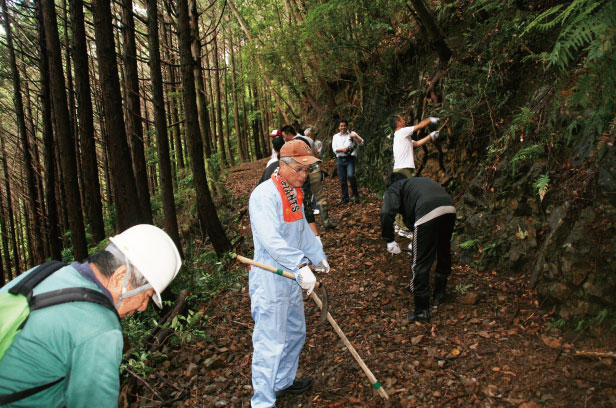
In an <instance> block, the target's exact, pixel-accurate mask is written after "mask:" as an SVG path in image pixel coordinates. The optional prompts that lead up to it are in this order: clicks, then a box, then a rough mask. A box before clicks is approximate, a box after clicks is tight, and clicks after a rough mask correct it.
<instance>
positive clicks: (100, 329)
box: [0, 264, 124, 407]
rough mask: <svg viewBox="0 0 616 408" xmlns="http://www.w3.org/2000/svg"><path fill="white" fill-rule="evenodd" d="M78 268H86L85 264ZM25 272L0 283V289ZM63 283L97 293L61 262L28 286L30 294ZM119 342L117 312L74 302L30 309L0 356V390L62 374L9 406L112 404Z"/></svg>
mask: <svg viewBox="0 0 616 408" xmlns="http://www.w3.org/2000/svg"><path fill="white" fill-rule="evenodd" d="M80 267H81V268H84V267H85V268H86V269H89V266H87V264H84V265H81V266H80ZM30 271H31V270H30ZM30 271H28V272H26V273H30ZM26 273H24V274H23V275H21V276H19V277H18V278H16V279H14V280H13V281H11V282H9V283H8V284H7V285H6V286H4V287H3V288H1V289H0V293H2V292H5V291H7V290H8V289H9V288H10V287H11V286H13V285H14V284H15V283H17V281H18V280H20V279H21V278H22V277H23V276H25V274H26ZM67 287H84V288H90V289H94V290H98V291H101V292H102V290H101V289H100V288H99V287H98V286H97V285H96V284H95V283H94V282H93V281H91V280H89V279H86V278H85V277H84V276H82V274H80V273H79V272H78V271H77V269H75V268H74V267H73V266H66V267H64V268H62V269H60V270H58V271H57V272H55V273H54V274H52V275H51V276H50V277H48V278H47V279H45V280H44V281H43V282H41V283H40V284H39V285H38V286H37V287H36V288H34V294H35V295H36V294H38V293H42V292H47V291H50V290H55V289H61V288H67ZM123 343H124V342H123V339H122V327H121V326H120V323H119V321H118V319H117V317H116V316H114V313H113V312H112V311H111V310H109V309H106V308H104V307H102V306H100V305H96V304H93V303H88V302H75V303H65V304H60V305H56V306H52V307H49V308H45V309H41V310H36V311H34V312H32V313H31V314H30V317H29V319H28V321H27V323H26V325H25V327H24V329H23V330H22V331H21V332H20V333H19V334H18V335H17V337H16V338H15V340H14V342H13V344H12V345H11V347H10V348H9V349H8V350H7V352H6V354H5V355H4V357H3V358H2V360H0V394H1V395H4V394H11V393H13V392H17V391H22V390H24V389H27V388H32V387H36V386H39V385H43V384H48V383H51V382H53V381H55V380H57V379H59V378H61V377H65V378H64V380H62V381H60V382H59V383H58V384H56V385H54V386H52V387H50V388H48V389H46V390H44V391H41V392H39V393H37V394H34V395H32V396H30V397H28V398H25V399H23V400H20V401H17V402H15V403H13V404H10V405H9V406H11V407H62V406H67V407H94V406H96V407H116V406H117V405H118V394H119V389H120V379H119V368H120V363H121V361H122V348H123Z"/></svg>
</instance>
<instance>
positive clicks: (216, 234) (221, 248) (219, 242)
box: [177, 0, 231, 256]
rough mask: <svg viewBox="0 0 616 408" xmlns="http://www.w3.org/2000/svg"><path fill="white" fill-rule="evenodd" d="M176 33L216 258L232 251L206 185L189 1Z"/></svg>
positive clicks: (193, 154)
mask: <svg viewBox="0 0 616 408" xmlns="http://www.w3.org/2000/svg"><path fill="white" fill-rule="evenodd" d="M177 14H178V17H177V31H178V34H179V38H180V44H179V47H180V61H181V65H182V88H183V91H184V92H183V97H184V109H185V111H186V124H185V125H186V126H185V128H186V132H187V137H188V139H189V140H190V142H189V151H190V160H191V164H192V170H193V180H194V185H195V190H196V196H197V212H198V216H199V221H200V223H201V225H202V227H205V229H206V231H207V233H208V235H209V237H210V240H211V241H212V245H213V247H214V250H215V251H216V254H217V255H218V256H221V255H222V254H223V253H224V252H225V251H227V250H229V248H230V247H231V244H230V242H229V239H228V238H227V236H226V234H225V231H224V229H223V228H222V224H221V223H220V220H219V219H218V214H217V213H216V207H215V206H214V203H213V202H212V197H211V195H210V190H209V188H208V185H207V177H206V174H205V166H204V162H203V143H202V141H201V137H200V135H199V119H198V114H197V102H196V97H195V78H194V76H193V72H194V71H193V66H192V64H193V63H194V61H193V58H192V55H191V51H190V27H189V23H188V3H187V0H178V2H177Z"/></svg>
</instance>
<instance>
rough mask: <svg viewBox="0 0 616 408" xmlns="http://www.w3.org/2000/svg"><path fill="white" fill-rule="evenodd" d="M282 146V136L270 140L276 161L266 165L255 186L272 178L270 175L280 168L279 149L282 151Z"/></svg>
mask: <svg viewBox="0 0 616 408" xmlns="http://www.w3.org/2000/svg"><path fill="white" fill-rule="evenodd" d="M282 145H284V138H283V137H282V134H281V135H280V136H274V137H273V138H272V147H273V148H274V152H275V153H276V160H274V161H272V162H271V163H270V164H268V165H267V167H266V168H265V170H263V174H261V178H260V179H259V183H257V185H258V184H261V183H263V182H264V181H266V180H269V179H270V177H272V174H274V171H276V169H277V168H278V166H280V149H282ZM270 161H271V160H270Z"/></svg>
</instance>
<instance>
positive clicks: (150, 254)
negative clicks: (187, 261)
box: [109, 224, 182, 307]
mask: <svg viewBox="0 0 616 408" xmlns="http://www.w3.org/2000/svg"><path fill="white" fill-rule="evenodd" d="M109 241H111V242H112V243H113V244H114V245H115V246H116V247H117V248H118V249H119V250H120V251H122V253H123V254H124V255H126V257H127V258H128V260H129V261H130V263H131V264H132V265H134V266H135V267H136V268H137V269H138V270H139V272H141V274H142V275H143V277H144V278H145V279H147V281H148V283H149V284H150V285H151V286H152V288H153V289H154V292H155V293H154V295H153V296H152V300H154V303H156V305H157V306H158V307H162V301H161V299H160V294H161V293H162V291H163V290H165V288H166V287H167V286H168V285H169V283H171V281H172V280H173V279H174V278H175V276H176V275H177V274H178V271H179V270H180V267H181V266H182V259H181V258H180V253H179V252H178V249H177V248H176V246H175V244H174V243H173V240H172V239H171V237H169V235H167V233H166V232H165V231H163V230H161V229H160V228H158V227H155V226H153V225H149V224H141V225H135V226H134V227H130V228H129V229H127V230H126V231H124V232H122V233H121V234H118V235H116V236H115V237H110V238H109Z"/></svg>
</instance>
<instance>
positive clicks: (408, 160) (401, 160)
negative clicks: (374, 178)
mask: <svg viewBox="0 0 616 408" xmlns="http://www.w3.org/2000/svg"><path fill="white" fill-rule="evenodd" d="M438 121H439V118H433V117H430V118H427V119H424V120H422V121H421V122H419V123H418V124H416V125H415V126H406V120H405V119H404V118H403V117H402V116H400V115H391V116H390V117H389V118H388V119H387V122H388V123H389V126H390V127H391V128H392V130H393V131H394V146H393V151H394V173H400V174H402V175H404V176H405V177H413V175H414V173H415V156H414V151H413V148H414V147H420V146H423V145H424V144H426V143H427V142H428V141H435V140H436V139H437V138H438V136H439V132H438V131H435V132H432V133H430V134H429V135H428V136H426V137H424V138H422V139H420V140H413V134H414V133H417V132H420V131H421V130H422V129H424V128H426V127H427V126H429V125H430V124H431V123H434V124H436V123H438ZM395 229H396V232H397V233H398V235H400V236H401V237H405V238H413V233H412V232H410V231H409V230H408V229H407V228H406V227H405V226H404V223H403V222H402V218H401V217H400V215H398V216H397V217H396V228H395Z"/></svg>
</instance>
